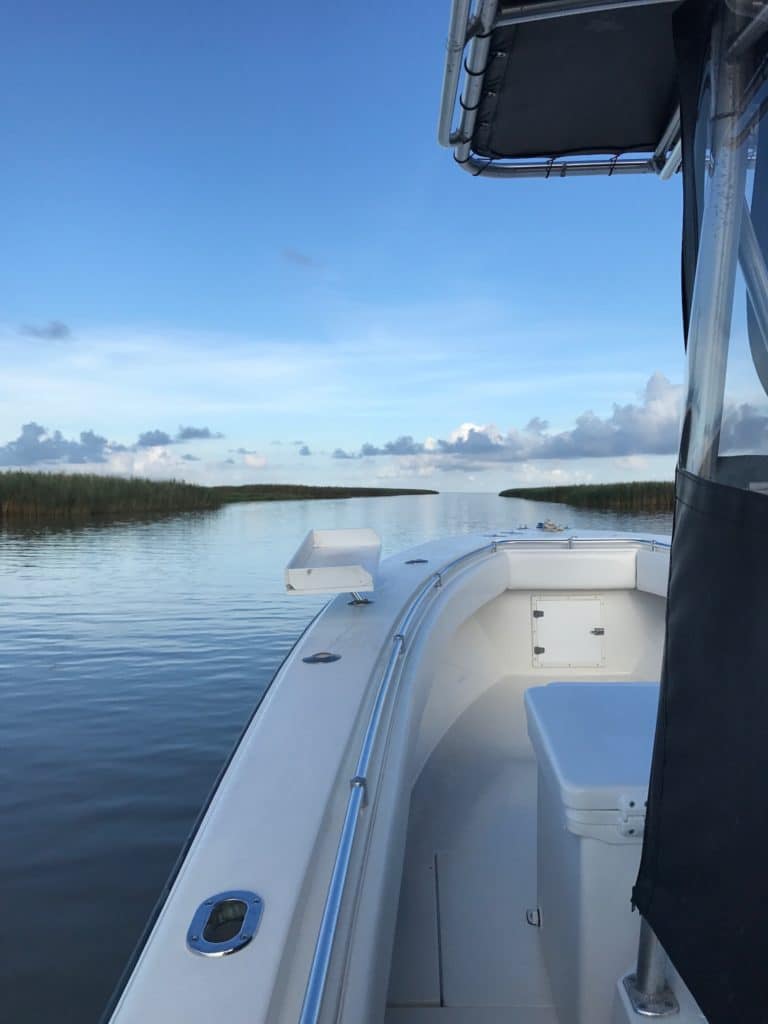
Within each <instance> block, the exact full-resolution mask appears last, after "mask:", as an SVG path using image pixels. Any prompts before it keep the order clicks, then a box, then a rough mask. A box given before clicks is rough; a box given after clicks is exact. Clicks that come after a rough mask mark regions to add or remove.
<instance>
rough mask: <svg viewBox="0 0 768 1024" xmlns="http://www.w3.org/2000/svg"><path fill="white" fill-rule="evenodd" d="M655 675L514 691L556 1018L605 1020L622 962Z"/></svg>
mask: <svg viewBox="0 0 768 1024" xmlns="http://www.w3.org/2000/svg"><path fill="white" fill-rule="evenodd" d="M658 693H659V688H658V684H657V683H627V682H623V683H602V682H601V683H550V684H549V685H547V686H536V687H532V688H531V689H529V690H528V691H527V692H526V694H525V708H526V715H527V720H528V734H529V736H530V738H531V742H532V744H533V749H534V752H535V755H536V761H537V765H538V798H537V799H538V832H537V847H538V848H537V869H538V883H537V891H538V906H539V914H540V923H541V933H540V934H541V942H542V952H543V956H544V963H545V966H546V969H547V973H548V975H549V981H550V984H551V986H552V993H553V998H554V1003H555V1007H556V1010H557V1014H558V1020H559V1021H560V1024H594V1022H595V1021H604V1020H609V1019H610V1012H611V1007H612V1004H613V999H614V992H615V986H616V982H617V979H618V978H619V977H620V976H621V975H622V974H623V973H624V972H625V971H626V970H627V969H628V968H629V967H630V966H631V964H632V962H633V960H634V957H635V954H636V951H637V938H638V931H639V918H638V915H637V914H634V913H633V912H632V908H631V905H630V895H631V891H632V885H633V884H634V881H635V878H636V876H637V870H638V867H639V862H640V851H641V846H642V837H643V830H644V825H645V803H646V799H647V794H648V778H649V775H650V765H651V753H652V749H653V737H654V730H655V723H656V707H657V704H658Z"/></svg>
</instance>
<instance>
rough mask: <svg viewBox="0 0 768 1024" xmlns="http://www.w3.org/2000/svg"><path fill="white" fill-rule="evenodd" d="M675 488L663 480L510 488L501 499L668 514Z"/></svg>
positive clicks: (502, 493) (503, 492)
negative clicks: (525, 499) (552, 502)
mask: <svg viewBox="0 0 768 1024" xmlns="http://www.w3.org/2000/svg"><path fill="white" fill-rule="evenodd" d="M674 494H675V485H674V484H673V483H672V482H671V481H667V480H644V481H638V482H633V483H627V484H578V485H576V486H573V487H569V486H560V487H513V488H510V489H509V490H507V491H502V492H501V497H502V498H527V499H528V500H529V501H554V502H560V503H562V504H564V505H577V506H581V507H584V508H609V509H615V510H617V511H621V512H671V511H672V507H673V504H674Z"/></svg>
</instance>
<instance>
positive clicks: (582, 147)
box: [472, 3, 678, 158]
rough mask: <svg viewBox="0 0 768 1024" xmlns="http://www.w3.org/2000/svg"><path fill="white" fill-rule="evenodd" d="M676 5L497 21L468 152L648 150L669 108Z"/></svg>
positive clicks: (520, 154)
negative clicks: (505, 23)
mask: <svg viewBox="0 0 768 1024" xmlns="http://www.w3.org/2000/svg"><path fill="white" fill-rule="evenodd" d="M676 7H677V4H675V3H669V4H665V3H662V4H654V5H651V6H647V7H628V8H627V9H626V10H621V9H618V10H612V11H604V12H602V13H590V14H580V15H571V16H569V17H559V18H551V19H547V20H545V21H537V22H526V23H523V24H520V25H513V26H510V27H507V28H497V29H495V30H494V32H493V34H492V37H491V47H490V52H489V56H488V64H487V70H486V73H485V76H484V80H483V92H482V96H481V100H480V106H479V107H478V112H477V120H476V121H475V131H474V136H473V138H472V149H473V151H474V152H475V153H476V154H478V155H479V156H484V157H490V158H524V157H544V158H549V157H557V156H567V155H573V154H584V155H588V154H593V155H594V154H608V153H610V154H617V153H631V152H650V151H652V150H654V149H655V148H656V146H657V145H658V143H659V140H660V139H661V137H662V135H663V133H664V130H665V129H666V127H667V125H668V123H669V121H670V119H671V117H672V116H673V114H674V111H675V109H676V107H677V103H678V96H677V72H676V67H675V53H674V47H673V38H672V15H673V12H674V10H675V8H676Z"/></svg>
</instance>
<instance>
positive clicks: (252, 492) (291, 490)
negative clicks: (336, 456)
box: [209, 484, 438, 502]
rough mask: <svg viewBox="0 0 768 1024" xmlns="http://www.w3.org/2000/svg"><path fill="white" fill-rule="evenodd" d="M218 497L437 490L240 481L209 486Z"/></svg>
mask: <svg viewBox="0 0 768 1024" xmlns="http://www.w3.org/2000/svg"><path fill="white" fill-rule="evenodd" d="M209 489H210V491H211V492H212V493H213V494H215V495H216V496H217V497H218V498H219V500H220V501H223V502H230V501H306V500H307V499H309V498H388V497H393V496H395V495H399V494H400V495H402V494H437V493H438V491H425V490H413V489H408V488H404V489H400V490H399V489H397V488H390V487H312V486H309V485H304V484H243V486H242V487H211V488H209Z"/></svg>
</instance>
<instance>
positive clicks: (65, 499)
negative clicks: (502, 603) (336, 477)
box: [0, 470, 437, 524]
mask: <svg viewBox="0 0 768 1024" xmlns="http://www.w3.org/2000/svg"><path fill="white" fill-rule="evenodd" d="M403 494H437V491H425V490H396V489H389V488H382V487H309V486H301V485H293V484H246V485H244V486H242V487H204V486H201V485H198V484H187V483H184V482H183V481H178V480H161V481H158V480H144V479H136V478H134V479H126V478H124V477H117V476H102V475H99V474H94V473H28V472H24V471H15V470H13V471H4V472H0V523H16V524H18V523H29V524H34V523H41V522H67V521H83V520H90V519H115V518H120V517H126V518H128V517H152V516H165V515H172V514H175V513H178V512H203V511H215V510H216V509H218V508H221V507H222V505H225V504H229V503H230V502H239V501H306V500H308V499H313V500H315V499H321V498H369V497H387V496H394V495H403Z"/></svg>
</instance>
